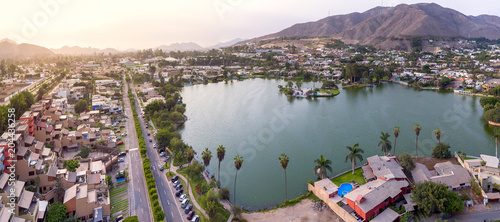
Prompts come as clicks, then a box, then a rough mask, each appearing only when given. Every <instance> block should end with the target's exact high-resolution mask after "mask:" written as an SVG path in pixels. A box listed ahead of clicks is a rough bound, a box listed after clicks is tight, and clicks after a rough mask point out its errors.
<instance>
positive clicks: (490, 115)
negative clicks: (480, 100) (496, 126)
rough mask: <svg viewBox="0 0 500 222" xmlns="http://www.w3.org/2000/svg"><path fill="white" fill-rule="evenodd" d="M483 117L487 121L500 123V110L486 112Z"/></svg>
mask: <svg viewBox="0 0 500 222" xmlns="http://www.w3.org/2000/svg"><path fill="white" fill-rule="evenodd" d="M483 117H484V119H485V120H486V121H491V122H495V123H500V110H498V109H490V110H488V111H486V112H484V115H483Z"/></svg>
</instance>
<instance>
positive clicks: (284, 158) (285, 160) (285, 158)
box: [278, 153, 290, 201]
mask: <svg viewBox="0 0 500 222" xmlns="http://www.w3.org/2000/svg"><path fill="white" fill-rule="evenodd" d="M278 159H279V160H280V165H281V167H283V169H284V170H285V201H286V200H287V199H288V198H287V193H288V192H287V184H286V167H287V166H288V162H290V158H288V156H286V155H285V154H284V153H282V154H281V156H280V157H278Z"/></svg>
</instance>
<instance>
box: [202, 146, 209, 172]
mask: <svg viewBox="0 0 500 222" xmlns="http://www.w3.org/2000/svg"><path fill="white" fill-rule="evenodd" d="M201 158H202V159H203V164H204V165H205V166H206V167H207V166H208V165H209V164H210V160H211V159H212V151H210V150H209V149H208V148H205V151H203V152H202V153H201Z"/></svg>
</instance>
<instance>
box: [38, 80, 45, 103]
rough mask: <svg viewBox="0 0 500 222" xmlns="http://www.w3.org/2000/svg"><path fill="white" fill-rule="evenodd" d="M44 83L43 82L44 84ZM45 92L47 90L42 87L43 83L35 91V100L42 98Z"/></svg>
mask: <svg viewBox="0 0 500 222" xmlns="http://www.w3.org/2000/svg"><path fill="white" fill-rule="evenodd" d="M44 85H45V84H44ZM45 93H47V90H46V89H45V87H43V85H42V86H41V87H40V88H39V89H38V92H36V100H37V101H39V100H42V97H43V95H45Z"/></svg>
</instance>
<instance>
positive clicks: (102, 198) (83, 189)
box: [63, 184, 111, 221]
mask: <svg viewBox="0 0 500 222" xmlns="http://www.w3.org/2000/svg"><path fill="white" fill-rule="evenodd" d="M63 204H64V205H66V211H67V212H68V215H69V216H76V217H77V218H78V219H81V220H84V221H85V220H87V219H93V218H94V217H95V212H96V209H98V210H97V213H98V214H99V216H101V217H105V218H107V220H106V221H109V219H110V216H111V215H110V214H111V204H110V199H109V193H108V191H106V189H102V190H101V189H88V186H87V185H86V184H75V185H73V186H72V187H70V188H69V189H67V190H66V191H65V192H64V200H63ZM77 206H78V207H77ZM99 209H100V210H99Z"/></svg>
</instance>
